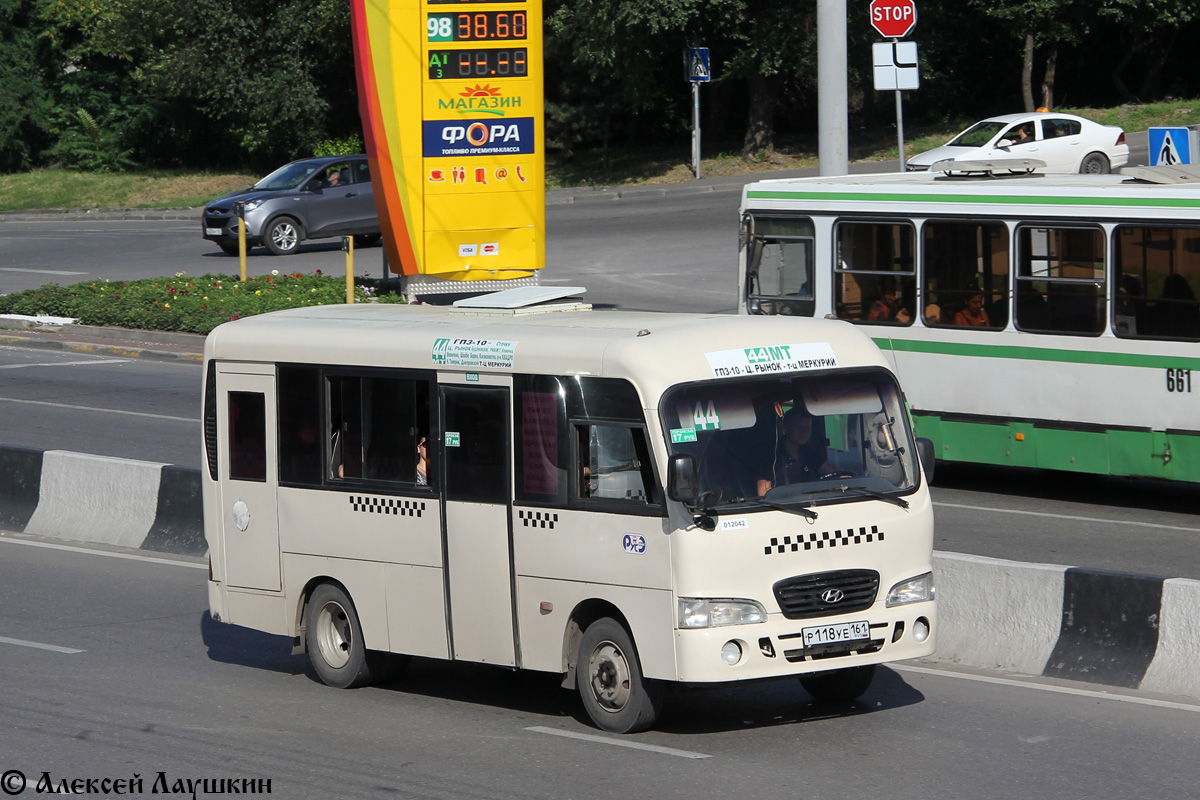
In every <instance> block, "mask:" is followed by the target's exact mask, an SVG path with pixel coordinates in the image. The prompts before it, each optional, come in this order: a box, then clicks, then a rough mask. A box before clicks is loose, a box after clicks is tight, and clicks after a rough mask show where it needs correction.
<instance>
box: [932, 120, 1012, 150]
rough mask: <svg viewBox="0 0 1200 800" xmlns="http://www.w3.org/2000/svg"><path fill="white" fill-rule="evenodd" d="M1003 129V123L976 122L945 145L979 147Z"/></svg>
mask: <svg viewBox="0 0 1200 800" xmlns="http://www.w3.org/2000/svg"><path fill="white" fill-rule="evenodd" d="M1003 127H1004V123H1003V122H991V121H988V120H984V121H983V122H976V123H975V124H974V125H972V126H971V127H969V128H967V129H966V130H965V131H963V132H962V133H960V134H959V135H958V136H956V137H954V138H953V139H951V140H950V141H949V142H947V143H946V146H947V147H981V146H983V145H985V144H987V143H988V142H990V141H991V140H992V137H993V136H995V135H996V134H997V133H999V132H1000V129H1001V128H1003Z"/></svg>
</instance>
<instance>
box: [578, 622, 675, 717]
mask: <svg viewBox="0 0 1200 800" xmlns="http://www.w3.org/2000/svg"><path fill="white" fill-rule="evenodd" d="M575 686H576V688H577V689H579V697H580V699H582V700H583V707H584V709H586V710H587V713H588V716H589V717H591V718H592V722H594V723H596V727H598V728H600V729H601V730H604V731H608V732H610V733H635V732H637V731H644V730H646V729H647V728H649V727H650V726H651V725H653V724H654V721H655V720H656V719H658V714H659V712H660V711H661V710H662V705H663V699H664V697H665V690H664V688H663V685H662V684H661V683H659V682H657V681H650V680H646V679H645V678H644V677H642V665H641V662H639V661H638V657H637V652H636V651H635V650H634V648H633V639H631V638H630V636H629V633H628V632H627V631H626V630H625V626H624V625H622V624H621V623H619V622H617V621H616V620H614V619H611V618H609V617H603V618H601V619H598V620H596V621H595V622H593V623H592V624H591V625H589V626H588V627H587V630H586V631H584V632H583V639H582V641H580V643H579V656H578V661H577V662H576V664H575Z"/></svg>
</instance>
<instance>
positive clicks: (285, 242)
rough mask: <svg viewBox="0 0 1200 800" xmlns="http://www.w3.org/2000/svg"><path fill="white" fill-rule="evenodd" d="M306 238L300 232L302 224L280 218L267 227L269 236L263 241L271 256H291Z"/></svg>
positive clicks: (289, 218) (290, 219)
mask: <svg viewBox="0 0 1200 800" xmlns="http://www.w3.org/2000/svg"><path fill="white" fill-rule="evenodd" d="M302 238H304V237H303V236H302V234H301V232H300V223H298V222H296V220H294V219H292V218H291V217H280V218H279V219H277V220H274V221H272V222H271V224H270V225H268V226H267V235H266V236H265V237H263V241H264V242H265V244H266V245H267V249H268V250H270V251H271V255H276V256H290V255H291V254H292V253H294V252H296V249H297V248H298V247H299V246H300V240H301V239H302Z"/></svg>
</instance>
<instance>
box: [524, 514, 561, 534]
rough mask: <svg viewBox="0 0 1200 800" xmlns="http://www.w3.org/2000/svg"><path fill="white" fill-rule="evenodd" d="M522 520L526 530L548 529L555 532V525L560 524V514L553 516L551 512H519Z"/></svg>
mask: <svg viewBox="0 0 1200 800" xmlns="http://www.w3.org/2000/svg"><path fill="white" fill-rule="evenodd" d="M517 513H518V514H519V515H520V518H521V524H522V525H524V526H525V527H526V528H546V529H548V530H554V523H556V522H558V514H552V513H550V512H549V511H518V512H517Z"/></svg>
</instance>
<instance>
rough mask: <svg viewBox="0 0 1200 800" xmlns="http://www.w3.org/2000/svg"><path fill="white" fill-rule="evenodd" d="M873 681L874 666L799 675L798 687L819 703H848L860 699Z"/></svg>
mask: <svg viewBox="0 0 1200 800" xmlns="http://www.w3.org/2000/svg"><path fill="white" fill-rule="evenodd" d="M873 680H875V665H874V664H868V665H867V666H865V667H846V668H845V669H835V670H830V671H829V672H814V673H812V674H811V675H801V676H800V685H801V686H803V687H804V691H806V692H808V693H809V694H811V695H812V696H813V697H814V698H816V700H817V701H818V702H821V703H848V702H850V701H851V700H857V699H858V698H860V697H862V696H863V694H864V693H865V692H866V691H867V689H869V688H871V681H873Z"/></svg>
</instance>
